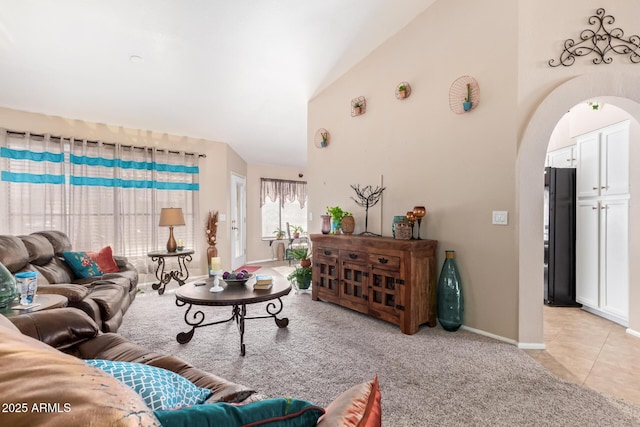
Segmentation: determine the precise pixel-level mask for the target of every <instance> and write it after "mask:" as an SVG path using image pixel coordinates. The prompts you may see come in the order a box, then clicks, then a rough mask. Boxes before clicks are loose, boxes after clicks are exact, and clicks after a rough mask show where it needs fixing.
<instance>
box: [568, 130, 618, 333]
mask: <svg viewBox="0 0 640 427" xmlns="http://www.w3.org/2000/svg"><path fill="white" fill-rule="evenodd" d="M577 159H578V166H577V189H576V193H577V202H576V301H578V302H579V303H581V304H583V305H584V306H585V307H586V308H587V309H590V311H593V312H595V313H596V314H600V315H602V316H604V317H607V318H609V319H611V320H613V321H617V322H618V323H622V324H625V323H626V322H627V320H628V318H629V236H628V234H629V199H630V196H629V122H628V121H627V122H623V123H619V124H616V125H612V126H609V127H607V128H604V129H600V130H599V131H596V132H592V133H590V134H587V135H583V136H581V137H579V138H578V139H577Z"/></svg>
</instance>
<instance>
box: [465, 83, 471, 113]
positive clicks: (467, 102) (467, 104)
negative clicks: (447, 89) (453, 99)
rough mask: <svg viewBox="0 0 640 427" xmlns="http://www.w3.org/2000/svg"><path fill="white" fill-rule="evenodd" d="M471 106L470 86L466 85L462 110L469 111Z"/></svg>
mask: <svg viewBox="0 0 640 427" xmlns="http://www.w3.org/2000/svg"><path fill="white" fill-rule="evenodd" d="M472 105H473V102H471V84H469V83H467V96H465V97H464V102H463V103H462V108H464V111H469V110H470V109H471V106H472Z"/></svg>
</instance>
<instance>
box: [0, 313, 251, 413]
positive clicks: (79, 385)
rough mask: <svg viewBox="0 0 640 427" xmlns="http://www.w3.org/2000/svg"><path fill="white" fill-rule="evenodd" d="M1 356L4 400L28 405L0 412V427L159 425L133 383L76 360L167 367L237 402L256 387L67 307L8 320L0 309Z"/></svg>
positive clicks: (218, 398) (220, 398)
mask: <svg viewBox="0 0 640 427" xmlns="http://www.w3.org/2000/svg"><path fill="white" fill-rule="evenodd" d="M32 338H34V339H32ZM71 356H73V357H71ZM0 359H1V360H3V363H2V369H1V370H0V395H2V396H3V402H6V403H13V404H26V406H24V407H25V408H26V410H25V411H22V407H20V406H12V407H11V408H8V407H7V410H6V411H5V412H4V413H0V420H1V422H0V424H2V425H11V426H36V425H47V426H72V425H73V426H89V425H94V426H158V425H159V423H158V422H157V420H156V419H155V416H154V415H153V412H152V411H151V410H150V409H149V408H148V407H147V406H146V404H145V403H144V401H143V400H141V398H140V397H139V396H138V395H137V394H136V393H135V392H134V391H133V390H132V389H130V388H128V387H126V386H125V385H123V384H120V383H119V382H118V381H117V380H115V381H114V379H113V378H111V377H109V376H108V375H107V374H105V375H101V374H100V373H99V372H96V370H95V369H94V368H92V367H90V366H89V365H86V364H84V363H83V362H82V360H81V359H104V360H113V361H125V362H136V363H143V364H147V365H152V366H156V367H160V368H163V369H167V370H170V371H172V372H175V373H177V374H179V375H181V376H183V377H185V378H187V379H188V380H190V381H191V382H193V383H194V384H195V385H196V386H198V387H203V388H208V389H210V390H212V391H213V395H212V396H211V397H210V398H209V399H208V401H209V402H214V401H216V402H217V401H224V402H240V401H244V400H246V399H247V398H248V397H249V396H251V395H252V394H253V393H254V392H253V390H250V389H248V388H247V387H244V386H241V385H239V384H234V383H231V382H229V381H227V380H225V379H222V378H220V377H218V376H216V375H213V374H210V373H208V372H205V371H202V370H200V369H197V368H195V367H193V366H192V365H190V364H188V363H186V362H184V361H182V360H180V359H178V358H176V357H173V356H169V355H163V354H159V353H156V352H153V351H150V350H147V349H145V348H143V347H141V346H139V345H136V344H134V343H132V342H130V341H128V340H127V339H125V338H124V337H122V336H120V335H118V334H116V333H102V332H101V331H100V329H99V328H98V326H97V325H96V323H95V322H94V321H93V320H92V319H91V318H90V317H89V316H87V315H86V314H85V313H84V312H82V311H80V310H77V309H75V308H69V307H67V308H56V309H52V310H43V311H38V312H34V313H29V314H22V315H19V316H15V317H11V318H10V319H7V318H5V317H4V316H2V315H0ZM43 403H45V404H46V403H49V404H50V405H48V406H46V407H45V406H43V407H44V408H45V409H46V410H44V411H39V410H38V409H36V410H34V406H33V405H34V404H35V405H36V408H39V407H40V405H41V404H43ZM5 422H6V423H5Z"/></svg>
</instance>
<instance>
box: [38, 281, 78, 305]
mask: <svg viewBox="0 0 640 427" xmlns="http://www.w3.org/2000/svg"><path fill="white" fill-rule="evenodd" d="M38 293H40V294H57V295H63V296H65V297H67V299H68V300H69V302H79V301H82V300H83V299H85V298H86V297H87V295H88V294H89V289H88V288H87V287H86V286H83V285H74V284H71V283H64V284H49V285H40V286H38Z"/></svg>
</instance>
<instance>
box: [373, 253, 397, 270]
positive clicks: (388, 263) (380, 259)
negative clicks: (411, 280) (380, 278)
mask: <svg viewBox="0 0 640 427" xmlns="http://www.w3.org/2000/svg"><path fill="white" fill-rule="evenodd" d="M369 263H370V264H371V266H372V267H373V268H380V269H382V270H391V271H398V270H400V257H397V256H390V255H384V254H369Z"/></svg>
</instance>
